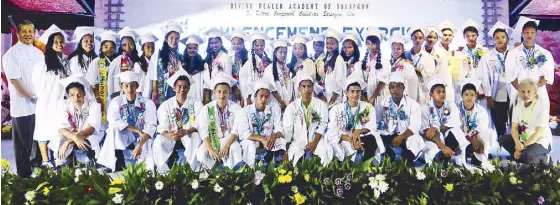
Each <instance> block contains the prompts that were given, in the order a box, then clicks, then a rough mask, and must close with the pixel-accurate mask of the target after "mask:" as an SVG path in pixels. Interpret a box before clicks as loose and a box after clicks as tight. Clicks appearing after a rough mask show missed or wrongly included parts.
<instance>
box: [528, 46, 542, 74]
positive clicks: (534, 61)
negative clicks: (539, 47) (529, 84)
mask: <svg viewBox="0 0 560 205" xmlns="http://www.w3.org/2000/svg"><path fill="white" fill-rule="evenodd" d="M523 52H524V53H525V59H526V67H527V68H529V69H532V68H534V67H535V65H536V66H539V67H540V66H543V65H544V63H546V61H547V59H546V56H545V55H544V54H543V53H539V55H538V56H537V57H535V48H532V49H529V50H527V48H526V47H525V46H523Z"/></svg>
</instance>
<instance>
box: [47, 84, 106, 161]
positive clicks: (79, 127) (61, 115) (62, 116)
mask: <svg viewBox="0 0 560 205" xmlns="http://www.w3.org/2000/svg"><path fill="white" fill-rule="evenodd" d="M79 75H81V74H79ZM79 75H73V76H70V77H68V78H65V79H63V80H61V81H60V83H61V84H62V87H63V88H64V89H65V90H66V95H67V96H68V99H67V100H63V101H60V102H59V104H58V107H57V110H56V113H57V114H56V116H55V117H56V124H57V125H58V126H57V129H58V133H60V135H59V137H56V138H54V139H51V141H50V142H49V144H48V147H49V148H50V149H51V150H52V151H53V154H54V156H55V158H56V160H55V162H56V163H55V164H56V165H57V166H58V165H61V164H65V162H67V163H68V164H69V165H73V164H75V162H79V163H82V164H88V165H92V163H93V162H95V158H97V155H99V150H100V149H101V147H100V146H99V142H100V141H101V139H103V135H104V132H101V131H100V130H101V105H100V104H99V103H97V102H96V100H95V97H94V96H93V92H92V90H91V87H90V85H89V83H88V82H87V81H86V79H85V78H84V77H83V76H79ZM86 93H87V94H86Z"/></svg>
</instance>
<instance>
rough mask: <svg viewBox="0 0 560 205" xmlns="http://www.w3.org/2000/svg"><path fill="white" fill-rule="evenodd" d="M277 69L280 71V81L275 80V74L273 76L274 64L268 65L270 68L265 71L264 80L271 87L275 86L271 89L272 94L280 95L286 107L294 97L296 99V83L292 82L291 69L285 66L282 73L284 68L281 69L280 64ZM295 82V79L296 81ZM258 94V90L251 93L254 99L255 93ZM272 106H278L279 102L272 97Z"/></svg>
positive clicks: (252, 90)
mask: <svg viewBox="0 0 560 205" xmlns="http://www.w3.org/2000/svg"><path fill="white" fill-rule="evenodd" d="M276 69H277V70H278V80H274V74H273V71H272V70H273V68H272V64H270V65H268V67H266V68H265V71H264V77H263V79H264V80H266V81H268V82H269V83H270V84H271V85H274V88H271V92H273V91H276V92H278V94H279V95H280V97H281V98H282V100H284V102H286V105H287V104H289V103H290V102H291V101H292V99H293V97H294V93H295V90H294V83H295V82H294V81H293V80H292V73H291V72H289V68H288V66H287V65H286V66H284V68H283V69H285V70H284V71H287V73H286V72H284V71H282V68H281V67H280V64H278V65H277V66H276ZM294 80H295V79H294ZM255 92H256V90H254V89H251V93H252V94H253V95H252V96H253V98H254V93H255ZM270 103H271V104H278V100H277V99H276V98H275V97H274V96H272V95H271V100H270Z"/></svg>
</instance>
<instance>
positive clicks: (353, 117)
mask: <svg viewBox="0 0 560 205" xmlns="http://www.w3.org/2000/svg"><path fill="white" fill-rule="evenodd" d="M358 112H360V102H358V109H356V112H355V113H354V114H352V111H351V109H350V104H349V103H348V102H346V117H347V118H348V123H346V130H353V129H354V128H355V127H356V123H355V121H357V119H356V118H358Z"/></svg>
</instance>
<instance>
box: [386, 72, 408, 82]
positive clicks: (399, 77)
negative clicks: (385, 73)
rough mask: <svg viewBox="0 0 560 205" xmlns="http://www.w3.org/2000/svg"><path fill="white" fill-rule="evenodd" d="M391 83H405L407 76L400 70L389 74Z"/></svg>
mask: <svg viewBox="0 0 560 205" xmlns="http://www.w3.org/2000/svg"><path fill="white" fill-rule="evenodd" d="M389 83H402V84H404V83H405V77H404V75H403V74H402V73H400V72H394V73H391V74H390V75H389Z"/></svg>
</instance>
